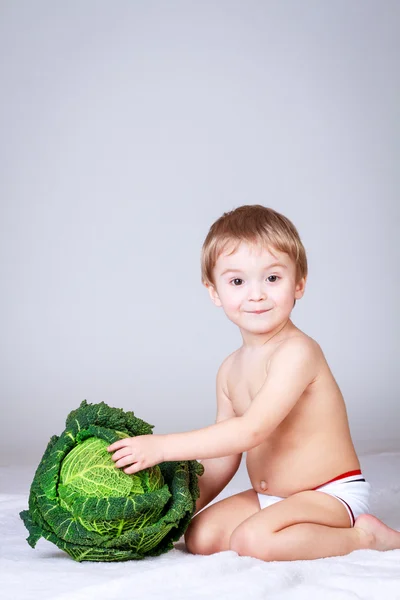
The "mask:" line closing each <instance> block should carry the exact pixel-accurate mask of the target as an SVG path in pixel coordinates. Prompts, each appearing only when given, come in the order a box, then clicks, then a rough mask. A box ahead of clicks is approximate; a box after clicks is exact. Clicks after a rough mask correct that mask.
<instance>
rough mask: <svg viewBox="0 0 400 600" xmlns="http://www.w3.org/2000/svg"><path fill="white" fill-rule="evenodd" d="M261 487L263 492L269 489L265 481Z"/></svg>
mask: <svg viewBox="0 0 400 600" xmlns="http://www.w3.org/2000/svg"><path fill="white" fill-rule="evenodd" d="M260 485H261V489H262V490H266V489H267V482H266V481H264V479H263V480H262V481H261V484H260Z"/></svg>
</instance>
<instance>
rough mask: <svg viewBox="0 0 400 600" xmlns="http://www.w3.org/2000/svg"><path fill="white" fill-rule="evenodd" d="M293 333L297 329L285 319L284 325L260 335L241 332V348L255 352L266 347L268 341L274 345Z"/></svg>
mask: <svg viewBox="0 0 400 600" xmlns="http://www.w3.org/2000/svg"><path fill="white" fill-rule="evenodd" d="M293 331H297V327H296V326H295V325H294V324H293V323H292V321H291V320H290V319H287V321H285V322H284V323H280V324H279V325H277V326H276V327H275V328H274V329H272V330H271V331H268V332H265V333H260V334H252V333H249V332H248V331H246V332H244V331H243V330H241V334H242V338H243V345H242V348H243V349H244V350H257V349H260V348H263V347H264V346H268V343H269V341H271V342H272V340H273V343H276V342H278V341H281V340H282V339H285V338H286V337H287V336H288V334H289V333H293Z"/></svg>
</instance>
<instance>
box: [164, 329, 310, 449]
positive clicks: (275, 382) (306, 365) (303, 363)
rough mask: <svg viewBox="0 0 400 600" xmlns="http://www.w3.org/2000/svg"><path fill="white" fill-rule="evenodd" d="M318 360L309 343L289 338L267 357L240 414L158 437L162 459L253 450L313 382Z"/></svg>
mask: <svg viewBox="0 0 400 600" xmlns="http://www.w3.org/2000/svg"><path fill="white" fill-rule="evenodd" d="M320 357H321V352H320V350H319V346H318V344H317V343H316V342H314V341H313V340H307V341H305V340H299V339H298V338H289V339H288V340H287V341H285V342H284V343H282V344H281V345H280V346H279V347H278V348H277V349H276V350H275V352H274V353H273V355H272V356H271V358H270V361H269V365H268V373H267V376H266V379H265V381H264V384H263V385H262V386H261V388H260V390H259V391H258V392H257V394H256V396H255V397H254V399H253V400H252V402H251V404H250V406H249V408H248V409H247V411H246V412H245V413H244V414H243V415H241V416H238V417H235V418H231V419H227V420H225V421H223V422H220V423H216V424H215V425H209V426H208V427H204V428H203V429H198V430H195V431H189V432H185V433H173V434H167V435H164V436H162V437H163V438H164V441H163V442H162V446H163V458H164V460H178V459H179V460H184V459H185V460H190V459H194V458H203V459H208V458H214V457H218V456H225V455H227V454H238V453H239V452H245V451H248V450H251V449H252V448H255V446H258V445H259V444H261V442H262V441H263V440H265V439H266V438H267V437H268V436H269V435H270V434H271V433H272V432H273V431H274V430H275V429H276V428H277V427H278V425H279V424H280V423H281V422H282V421H283V420H284V419H285V418H286V417H287V415H288V414H289V413H290V411H291V410H292V408H293V407H294V406H295V404H296V402H297V401H298V400H299V398H300V397H301V395H302V394H303V392H304V391H305V389H306V388H307V386H308V385H309V384H310V383H312V382H313V381H314V379H315V377H316V375H317V372H318V369H319V362H320Z"/></svg>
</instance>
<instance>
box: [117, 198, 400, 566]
mask: <svg viewBox="0 0 400 600" xmlns="http://www.w3.org/2000/svg"><path fill="white" fill-rule="evenodd" d="M202 278H203V283H204V284H205V285H206V287H207V288H208V291H209V293H210V296H211V299H212V301H213V302H214V304H215V305H216V306H218V307H222V308H223V310H224V312H225V314H226V316H227V317H228V319H230V320H231V321H232V322H233V323H235V324H236V325H237V326H238V327H239V329H240V332H241V335H242V338H243V345H242V346H241V347H240V348H239V349H238V350H236V351H235V352H233V354H231V355H230V356H228V357H227V358H226V359H225V360H224V362H223V363H222V365H221V367H220V368H219V371H218V374H217V419H216V423H215V424H214V425H211V426H209V427H205V428H203V429H199V430H195V431H190V432H187V433H177V434H170V435H146V436H139V437H135V438H127V439H123V440H119V441H118V442H116V443H114V444H112V445H111V446H110V447H109V448H108V450H109V451H110V452H113V456H112V458H113V460H114V461H115V464H116V466H117V467H118V468H120V467H125V468H124V471H125V472H126V473H136V472H137V471H140V470H142V469H144V468H147V467H150V466H153V465H155V464H158V463H160V462H163V461H168V460H190V459H199V460H201V459H202V464H203V465H204V468H205V472H204V475H203V476H202V477H200V478H199V485H200V498H199V500H198V502H197V505H196V512H197V513H198V512H199V511H200V510H201V509H202V508H204V507H205V506H207V505H208V504H209V503H210V502H211V500H213V499H214V498H215V497H216V496H217V495H218V494H219V493H220V492H221V490H222V489H223V488H224V487H225V486H226V485H227V483H228V482H229V481H230V480H231V479H232V477H233V476H234V474H235V473H236V471H237V469H238V467H239V464H240V461H241V457H242V453H243V452H247V470H248V474H249V478H250V481H251V484H252V488H251V489H249V490H247V491H244V492H241V493H239V494H236V495H234V496H231V497H229V498H226V499H224V500H221V501H220V502H217V503H214V504H212V505H211V506H209V507H208V508H206V509H205V510H203V511H202V512H201V513H200V514H196V516H195V517H194V518H193V519H192V521H191V523H190V525H189V527H188V529H187V531H186V535H185V541H186V545H187V548H188V550H189V551H190V552H192V553H196V554H211V553H214V552H220V551H222V550H234V551H236V552H237V553H238V554H240V555H245V556H253V557H256V558H259V559H262V560H267V561H276V560H304V559H316V558H323V557H328V556H339V555H344V554H348V553H349V552H352V551H353V550H358V549H361V548H372V549H375V550H389V549H394V548H400V533H399V532H397V531H395V530H393V529H390V528H389V527H387V526H386V525H384V524H383V523H382V522H381V521H379V520H378V519H376V518H375V517H374V516H372V515H370V514H365V513H368V511H369V496H370V489H371V486H370V484H369V483H368V482H367V481H366V480H365V478H364V477H363V475H362V472H361V470H360V463H359V460H358V458H357V454H356V452H355V449H354V446H353V442H352V439H351V435H350V430H349V423H348V419H347V413H346V407H345V403H344V400H343V396H342V394H341V392H340V389H339V387H338V385H337V383H336V381H335V379H334V376H333V375H332V372H331V371H330V369H329V366H328V364H327V362H326V359H325V356H324V354H323V352H322V350H321V348H320V346H319V345H318V343H317V342H316V341H315V340H313V339H312V338H311V337H309V336H308V335H306V334H305V333H303V332H302V331H301V330H300V329H298V328H297V327H296V326H295V325H294V324H293V323H292V321H291V319H290V315H291V312H292V309H293V307H294V305H295V304H296V300H299V299H300V298H302V296H303V294H304V290H305V284H306V279H307V258H306V252H305V249H304V246H303V244H302V242H301V240H300V237H299V234H298V232H297V229H296V228H295V227H294V225H293V224H292V223H291V221H289V219H287V218H286V217H284V216H283V215H281V214H280V213H278V212H276V211H274V210H272V209H270V208H266V207H264V206H259V205H253V206H251V205H250V206H241V207H239V208H237V209H236V210H233V211H231V212H229V213H225V214H224V215H223V216H222V217H221V218H220V219H218V220H217V221H216V222H215V223H214V224H213V225H212V227H211V229H210V231H209V233H208V235H207V238H206V240H205V242H204V245H203V251H202ZM128 465H130V466H128Z"/></svg>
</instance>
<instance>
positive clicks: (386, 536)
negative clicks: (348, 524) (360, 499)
mask: <svg viewBox="0 0 400 600" xmlns="http://www.w3.org/2000/svg"><path fill="white" fill-rule="evenodd" d="M354 528H355V529H359V530H360V531H361V532H363V533H362V534H361V535H362V538H361V539H362V541H363V542H364V541H365V547H366V548H369V549H371V550H381V551H383V550H396V549H397V548H400V532H399V531H396V530H395V529H391V528H390V527H388V526H387V525H385V523H382V521H380V520H379V519H377V518H376V517H374V516H373V515H369V514H363V515H360V516H359V517H358V518H357V519H356V521H355V523H354Z"/></svg>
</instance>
